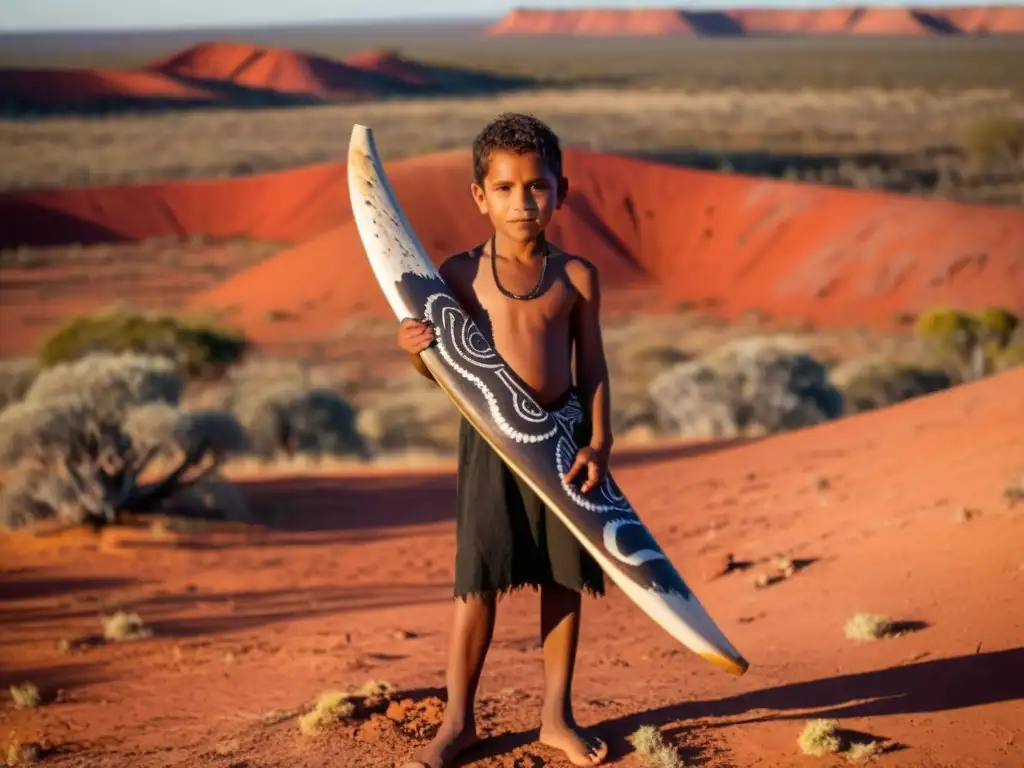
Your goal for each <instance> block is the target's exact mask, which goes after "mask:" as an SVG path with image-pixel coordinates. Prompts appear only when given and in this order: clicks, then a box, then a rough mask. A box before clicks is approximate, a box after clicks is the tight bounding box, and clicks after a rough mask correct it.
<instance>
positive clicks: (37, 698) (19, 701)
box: [10, 681, 43, 709]
mask: <svg viewBox="0 0 1024 768" xmlns="http://www.w3.org/2000/svg"><path fill="white" fill-rule="evenodd" d="M10 691H11V698H12V699H13V700H14V708H15V709H31V708H32V707H38V706H39V705H40V704H41V703H42V701H43V697H42V696H41V695H40V693H39V688H37V687H36V684H35V683H33V682H29V681H26V682H24V683H22V684H21V685H12V686H11V688H10Z"/></svg>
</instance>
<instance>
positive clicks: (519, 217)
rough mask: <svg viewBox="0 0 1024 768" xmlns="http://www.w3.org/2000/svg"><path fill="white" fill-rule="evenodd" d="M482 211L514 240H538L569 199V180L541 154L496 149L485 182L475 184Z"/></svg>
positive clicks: (474, 188)
mask: <svg viewBox="0 0 1024 768" xmlns="http://www.w3.org/2000/svg"><path fill="white" fill-rule="evenodd" d="M472 190H473V199H474V200H476V204H477V206H478V207H479V208H480V213H483V214H486V215H487V216H489V217H490V219H491V223H492V224H493V225H494V230H495V232H499V233H500V234H502V235H504V236H505V237H507V238H508V239H510V240H512V241H514V242H520V243H521V242H529V241H531V240H534V239H536V238H537V237H538V236H539V235H540V233H541V232H543V231H544V228H545V227H547V225H548V222H550V221H551V217H552V216H553V215H554V213H555V211H556V210H557V209H558V208H560V207H561V206H562V203H563V202H565V195H566V192H567V191H568V182H567V181H566V179H565V178H564V177H563V178H561V179H559V178H558V177H556V176H555V174H553V173H552V172H551V170H550V169H548V168H547V167H546V166H545V165H544V161H543V160H541V157H540V154H538V153H537V152H526V153H523V154H517V153H515V152H505V151H495V152H492V153H491V155H490V158H489V163H488V168H487V176H486V177H485V178H484V181H483V184H482V185H481V184H476V183H474V184H473V186H472Z"/></svg>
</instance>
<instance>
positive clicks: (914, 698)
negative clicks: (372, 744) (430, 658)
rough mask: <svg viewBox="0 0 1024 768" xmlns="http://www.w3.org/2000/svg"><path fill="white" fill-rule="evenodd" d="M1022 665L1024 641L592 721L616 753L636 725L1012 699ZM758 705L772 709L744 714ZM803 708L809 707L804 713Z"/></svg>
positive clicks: (515, 736)
mask: <svg viewBox="0 0 1024 768" xmlns="http://www.w3.org/2000/svg"><path fill="white" fill-rule="evenodd" d="M1021 669H1024V647H1019V648H1011V649H1007V650H1002V651H989V652H987V653H977V654H971V655H968V656H954V657H951V658H946V659H936V660H935V661H927V662H921V663H919V664H905V665H900V666H896V667H890V668H888V669H880V670H874V671H871V672H859V673H856V674H850V675H839V676H836V677H828V678H823V679H821V680H811V681H808V682H803V683H790V684H787V685H780V686H775V687H773V688H765V689H762V690H760V691H751V692H749V693H744V694H740V695H739V696H731V697H729V698H725V699H718V700H715V701H688V702H680V703H677V704H669V705H667V706H664V707H658V708H655V709H648V710H645V711H643V712H637V713H635V714H631V715H627V716H625V717H619V718H615V719H612V720H606V721H604V722H602V723H599V724H597V725H596V726H595V727H596V728H597V729H599V730H600V732H601V734H602V736H603V737H604V738H605V739H606V740H607V741H608V744H609V752H610V756H611V757H612V758H615V757H621V756H622V755H624V754H626V753H628V752H630V751H631V749H632V747H630V745H629V743H628V742H627V741H626V737H627V736H628V735H629V734H631V733H633V732H634V731H636V729H637V728H639V727H640V726H642V725H654V726H657V727H660V726H664V725H667V724H669V723H675V722H678V721H681V720H695V719H697V718H704V717H731V718H738V719H734V720H729V721H728V722H723V723H716V724H713V725H711V726H709V727H713V728H729V727H732V726H735V725H743V724H747V723H763V722H772V721H779V720H800V719H805V718H807V717H823V718H854V717H884V716H887V715H911V714H923V713H928V712H946V711H949V710H954V709H966V708H969V707H976V706H981V705H985V704H994V703H1000V702H1007V701H1017V700H1020V699H1022V698H1024V675H1021V673H1020V670H1021ZM756 710H772V711H771V712H769V713H768V714H764V715H758V716H756V717H747V718H744V717H742V715H744V714H745V713H747V712H751V711H756ZM809 710H810V711H812V712H813V714H810V715H809V714H808V711H809ZM684 728H685V726H684ZM536 738H537V731H536V730H531V731H519V732H517V733H509V734H503V735H501V736H496V737H493V738H490V739H485V740H484V741H482V742H481V743H480V744H479V745H478V746H477V747H476V748H475V749H473V750H472V751H471V752H469V753H467V754H466V755H465V760H467V761H468V760H479V759H482V758H484V757H494V756H497V755H501V754H505V753H507V752H510V751H511V750H513V749H516V748H517V747H521V746H524V745H526V744H529V743H531V742H533V741H535V740H536ZM905 748H907V747H906V746H905V745H891V746H889V747H888V748H887V749H888V751H895V750H897V749H905ZM699 762H700V760H699V759H698V760H697V763H698V764H699ZM688 764H689V763H688Z"/></svg>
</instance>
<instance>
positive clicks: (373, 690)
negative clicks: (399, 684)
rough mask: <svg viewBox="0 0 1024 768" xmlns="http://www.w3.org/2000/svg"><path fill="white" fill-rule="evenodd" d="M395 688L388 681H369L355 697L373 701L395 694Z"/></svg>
mask: <svg viewBox="0 0 1024 768" xmlns="http://www.w3.org/2000/svg"><path fill="white" fill-rule="evenodd" d="M394 691H395V686H393V685H392V684H391V683H389V682H388V681H387V680H367V681H366V682H365V683H363V684H362V685H361V686H359V688H357V689H356V690H355V692H354V693H353V695H354V696H362V697H363V698H366V699H373V698H377V697H380V696H387V695H388V694H389V693H394Z"/></svg>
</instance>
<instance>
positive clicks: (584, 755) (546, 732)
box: [540, 720, 608, 766]
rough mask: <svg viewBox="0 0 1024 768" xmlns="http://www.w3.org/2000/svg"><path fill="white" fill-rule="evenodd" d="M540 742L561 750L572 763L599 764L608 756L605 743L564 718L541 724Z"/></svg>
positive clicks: (581, 764)
mask: <svg viewBox="0 0 1024 768" xmlns="http://www.w3.org/2000/svg"><path fill="white" fill-rule="evenodd" d="M540 743H541V744H546V745H547V746H549V747H552V748H553V749H559V750H561V751H562V752H564V753H565V756H566V757H568V758H569V762H571V763H572V764H573V765H580V766H589V765H599V764H600V763H602V762H604V759H605V758H606V757H607V756H608V745H607V744H605V743H604V742H603V741H602V740H601V739H599V738H598V737H597V736H595V735H594V734H592V733H588V732H587V731H586V730H584V729H583V728H580V727H579V726H578V725H576V724H575V723H569V722H566V721H565V720H563V721H561V722H559V723H545V724H544V725H542V726H541V729H540Z"/></svg>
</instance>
